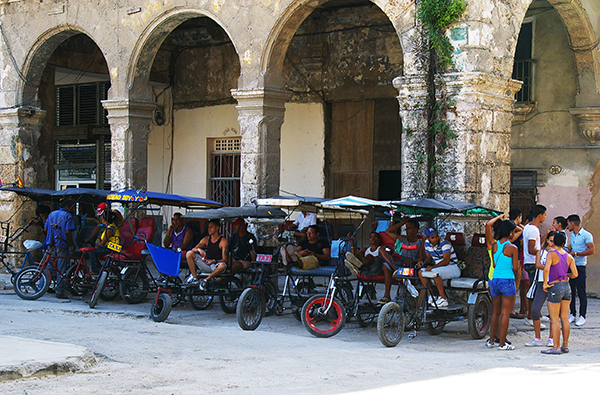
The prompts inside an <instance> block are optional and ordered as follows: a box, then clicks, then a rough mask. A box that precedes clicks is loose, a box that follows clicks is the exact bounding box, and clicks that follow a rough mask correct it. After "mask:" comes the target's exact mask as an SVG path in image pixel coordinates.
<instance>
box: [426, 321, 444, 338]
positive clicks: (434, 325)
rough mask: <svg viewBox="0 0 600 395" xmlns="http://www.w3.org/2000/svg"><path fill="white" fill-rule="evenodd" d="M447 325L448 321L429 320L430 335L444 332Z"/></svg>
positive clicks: (428, 330)
mask: <svg viewBox="0 0 600 395" xmlns="http://www.w3.org/2000/svg"><path fill="white" fill-rule="evenodd" d="M445 326H446V321H434V322H428V323H427V332H429V334H430V335H433V336H437V335H439V334H440V333H442V331H443V330H444V327H445Z"/></svg>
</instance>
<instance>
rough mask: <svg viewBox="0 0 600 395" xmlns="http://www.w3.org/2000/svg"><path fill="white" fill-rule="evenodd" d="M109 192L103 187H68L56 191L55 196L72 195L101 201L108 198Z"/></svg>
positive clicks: (78, 198)
mask: <svg viewBox="0 0 600 395" xmlns="http://www.w3.org/2000/svg"><path fill="white" fill-rule="evenodd" d="M109 193H110V191H105V190H103V189H91V188H67V189H62V190H60V191H55V192H54V193H53V196H54V197H58V198H63V197H71V198H73V199H77V200H83V201H86V202H92V203H101V202H103V201H105V200H106V197H107V196H108V194H109Z"/></svg>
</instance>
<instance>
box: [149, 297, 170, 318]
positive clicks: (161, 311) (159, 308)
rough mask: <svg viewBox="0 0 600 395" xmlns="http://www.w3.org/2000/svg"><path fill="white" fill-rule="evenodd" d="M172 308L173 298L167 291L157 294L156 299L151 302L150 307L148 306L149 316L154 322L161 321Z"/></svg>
mask: <svg viewBox="0 0 600 395" xmlns="http://www.w3.org/2000/svg"><path fill="white" fill-rule="evenodd" d="M172 308H173V300H172V299H171V296H169V294H167V293H161V294H160V295H159V296H158V299H156V300H155V301H154V303H152V307H151V308H150V317H151V318H152V319H153V320H154V321H155V322H163V321H164V320H166V319H167V317H168V316H169V314H171V309H172Z"/></svg>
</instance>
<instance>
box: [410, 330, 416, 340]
mask: <svg viewBox="0 0 600 395" xmlns="http://www.w3.org/2000/svg"><path fill="white" fill-rule="evenodd" d="M415 337H417V332H416V331H413V332H410V333H409V334H408V338H409V339H414V338H415Z"/></svg>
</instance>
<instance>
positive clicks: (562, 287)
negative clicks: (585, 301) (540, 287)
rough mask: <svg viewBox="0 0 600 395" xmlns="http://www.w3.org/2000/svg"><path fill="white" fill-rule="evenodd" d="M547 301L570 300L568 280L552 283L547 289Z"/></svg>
mask: <svg viewBox="0 0 600 395" xmlns="http://www.w3.org/2000/svg"><path fill="white" fill-rule="evenodd" d="M547 292H548V302H550V303H560V302H561V301H563V300H571V287H570V286H569V282H568V281H563V282H560V283H554V284H552V286H551V287H550V288H548V289H547Z"/></svg>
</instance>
